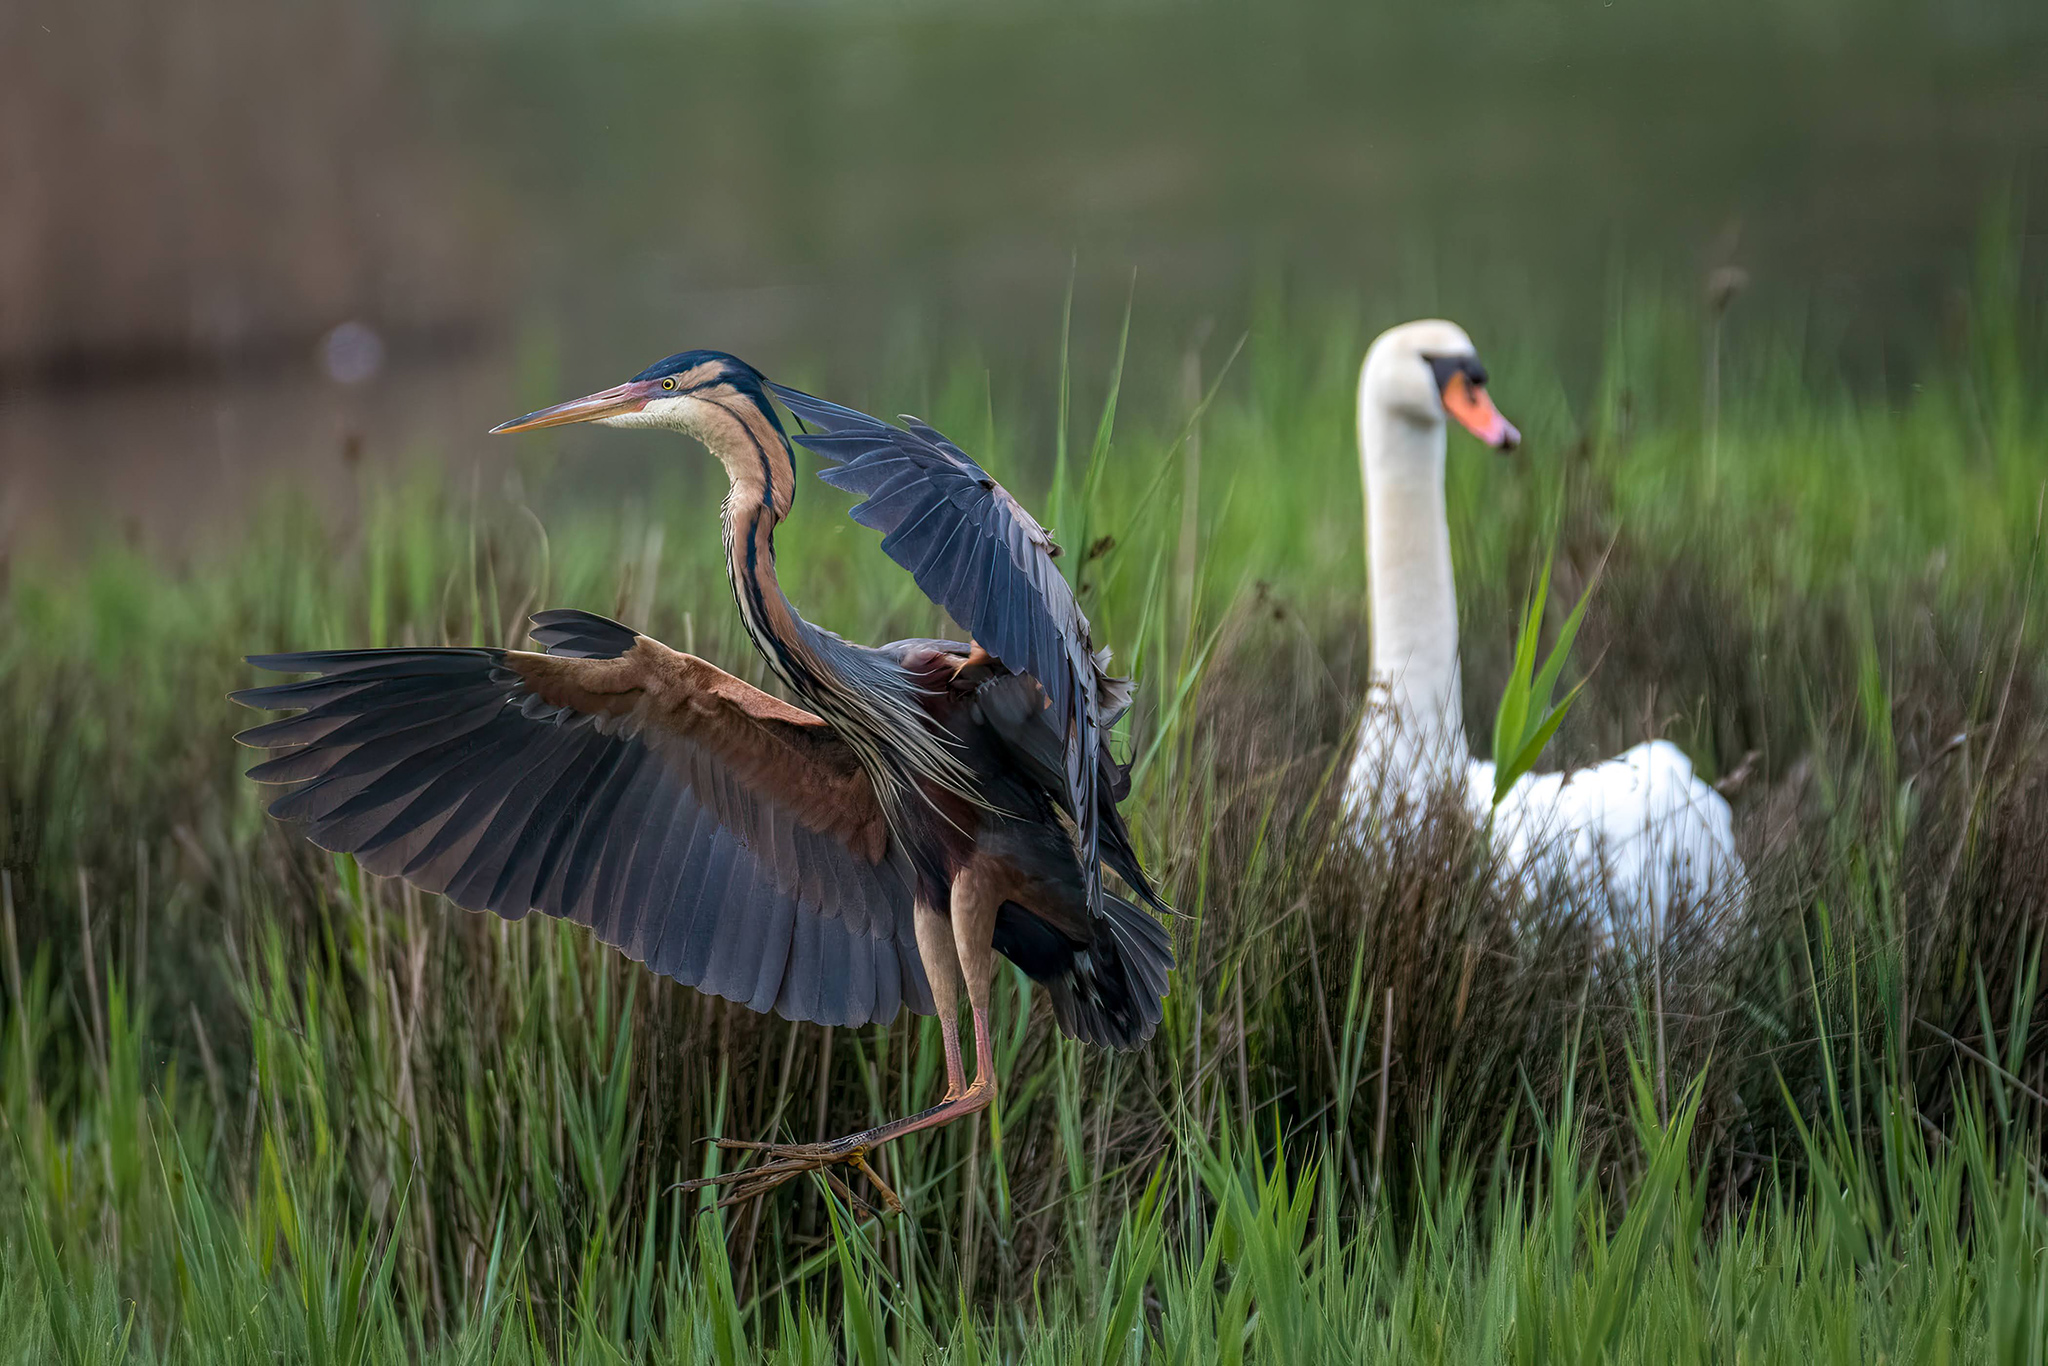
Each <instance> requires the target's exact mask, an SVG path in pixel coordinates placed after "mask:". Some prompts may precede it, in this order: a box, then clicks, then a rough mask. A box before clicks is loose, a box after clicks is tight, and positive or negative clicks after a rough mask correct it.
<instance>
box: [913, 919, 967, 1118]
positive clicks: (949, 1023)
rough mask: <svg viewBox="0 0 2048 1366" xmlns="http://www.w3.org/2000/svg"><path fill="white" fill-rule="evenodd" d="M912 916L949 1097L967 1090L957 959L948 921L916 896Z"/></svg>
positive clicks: (951, 927) (947, 1096) (958, 963)
mask: <svg viewBox="0 0 2048 1366" xmlns="http://www.w3.org/2000/svg"><path fill="white" fill-rule="evenodd" d="M914 915H915V917H916V923H917V956H918V957H919V958H920V959H921V960H923V962H924V976H925V980H926V981H927V982H929V983H930V984H931V988H932V1005H933V1006H935V1007H936V1008H937V1009H938V1012H939V1036H940V1037H941V1038H943V1039H944V1040H945V1042H946V1094H945V1096H944V1099H946V1100H953V1099H956V1098H957V1097H958V1096H959V1095H960V1094H961V1093H962V1092H964V1091H966V1089H967V1074H966V1072H965V1071H964V1070H963V1069H962V1068H961V1066H960V958H959V955H958V953H957V952H956V951H955V950H954V948H953V926H952V922H950V921H949V920H947V918H946V916H945V914H944V913H943V912H942V911H940V910H939V909H938V908H937V907H936V906H928V905H926V904H925V903H924V901H923V900H922V899H920V900H919V901H918V903H917V905H916V908H915V911H914Z"/></svg>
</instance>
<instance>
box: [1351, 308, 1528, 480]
mask: <svg viewBox="0 0 2048 1366" xmlns="http://www.w3.org/2000/svg"><path fill="white" fill-rule="evenodd" d="M1358 392H1359V402H1360V404H1361V405H1366V404H1372V405H1376V406H1378V407H1381V408H1384V409H1386V410H1387V411H1390V412H1393V413H1395V414H1397V415H1399V416H1401V417H1405V418H1407V419H1409V420H1410V421H1413V422H1417V423H1420V424H1423V425H1425V426H1434V425H1438V424H1441V423H1442V422H1443V420H1444V418H1445V417H1446V416H1449V417H1453V418H1456V419H1457V421H1458V424H1459V425H1460V426H1462V427H1463V428H1464V429H1465V430H1466V431H1468V432H1470V433H1472V435H1474V436H1476V437H1478V438H1479V439H1480V440H1481V441H1484V442H1485V443H1486V444H1487V445H1489V446H1491V447H1493V448H1494V449H1495V450H1497V451H1502V452H1506V451H1511V450H1513V449H1514V448H1515V447H1516V446H1518V445H1520V444H1521V440H1522V434H1521V433H1520V432H1518V431H1516V430H1515V426H1514V424H1513V423H1511V422H1509V421H1508V420H1507V419H1506V418H1504V417H1502V416H1501V415H1500V411H1499V410H1498V409H1497V408H1495V407H1494V406H1493V400H1492V399H1491V398H1490V397H1488V396H1487V392H1486V367H1485V366H1484V365H1481V364H1480V363H1479V353H1478V351H1477V350H1475V349H1474V348H1473V345H1472V339H1471V338H1470V337H1468V336H1466V335H1465V329H1464V328H1462V327H1460V326H1458V325H1457V324H1456V323H1452V322H1445V321H1444V320H1443V319H1441V318H1429V319H1425V320H1424V321H1422V322H1412V323H1403V324H1401V325H1400V326H1399V327H1394V328H1389V329H1388V330H1387V331H1385V332H1382V333H1381V334H1380V335H1379V338H1378V340H1376V341H1374V342H1373V344H1372V348H1371V349H1370V350H1368V351H1367V352H1366V353H1365V368H1364V370H1363V371H1362V372H1361V373H1360V374H1359V378H1358Z"/></svg>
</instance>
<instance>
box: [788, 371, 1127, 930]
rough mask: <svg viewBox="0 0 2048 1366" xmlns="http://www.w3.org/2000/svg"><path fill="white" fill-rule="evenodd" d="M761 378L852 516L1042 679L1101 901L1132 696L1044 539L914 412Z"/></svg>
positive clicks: (984, 640) (949, 605)
mask: <svg viewBox="0 0 2048 1366" xmlns="http://www.w3.org/2000/svg"><path fill="white" fill-rule="evenodd" d="M768 387H769V388H770V389H771V390H773V391H774V393H775V396H776V397H777V398H779V399H781V400H782V401H783V403H785V404H786V405H788V407H789V410H790V411H791V412H793V413H795V414H796V415H797V416H798V417H800V418H802V419H803V420H804V421H805V422H808V423H810V424H811V425H813V426H815V427H818V428H821V429H822V430H820V431H818V432H814V433H806V434H800V435H798V436H796V437H795V438H794V439H795V440H797V441H799V442H801V443H802V444H803V445H805V446H806V447H808V448H810V449H811V450H813V451H816V452H817V453H818V454H819V455H821V456H823V457H824V458H825V459H827V460H830V461H833V462H834V463H835V464H836V465H837V466H838V468H836V469H829V470H826V471H824V472H823V473H822V474H821V475H820V476H819V477H820V478H822V479H823V480H824V481H825V482H826V483H828V484H831V485H833V486H834V487H836V488H842V489H845V490H847V491H848V492H850V493H857V494H860V495H862V496H863V499H864V501H863V502H861V503H860V504H859V505H858V506H856V507H855V508H854V509H853V519H854V520H855V521H856V522H859V523H860V524H861V525H862V526H866V527H872V528H873V529H875V530H876V531H879V532H881V533H882V549H883V550H884V551H886V552H887V553H888V555H889V557H890V558H891V559H893V560H895V561H896V563H898V564H900V565H902V566H903V567H904V568H905V569H908V570H909V571H910V572H911V574H912V575H913V576H914V577H915V578H916V579H917V586H918V587H919V588H922V589H923V590H924V591H925V594H926V596H928V597H930V598H931V600H932V601H933V602H936V603H937V604H938V605H939V606H941V607H943V608H945V609H946V611H947V612H949V613H951V614H952V616H953V619H954V620H955V621H957V622H959V623H960V624H961V625H962V626H965V627H966V628H967V629H968V631H969V632H970V633H971V634H972V635H973V636H974V639H975V641H976V642H977V643H979V644H980V645H981V647H982V648H983V649H985V650H987V651H988V652H989V653H990V654H992V655H994V656H995V657H996V658H997V659H1000V660H1001V661H1002V662H1003V663H1004V664H1005V665H1007V666H1008V667H1009V668H1010V669H1011V670H1013V671H1014V672H1017V673H1028V674H1030V675H1031V676H1032V677H1034V678H1036V679H1037V680H1038V681H1039V683H1040V684H1041V685H1042V686H1043V687H1044V688H1045V692H1046V697H1047V698H1048V700H1049V702H1050V704H1051V708H1052V715H1053V717H1054V718H1055V719H1056V722H1057V726H1056V728H1057V729H1058V730H1059V731H1060V732H1061V733H1062V734H1064V735H1065V737H1066V753H1065V756H1064V757H1065V767H1066V778H1067V791H1068V796H1069V798H1070V800H1071V801H1072V804H1073V810H1074V812H1075V824H1076V827H1077V831H1076V833H1077V836H1078V839H1079V844H1080V851H1079V852H1080V856H1081V864H1082V868H1083V869H1084V870H1085V873H1086V876H1087V883H1088V898H1089V904H1090V905H1091V906H1096V907H1098V908H1099V907H1100V905H1101V901H1100V892H1101V880H1102V874H1101V870H1100V863H1099V860H1098V847H1099V838H1100V834H1099V832H1100V821H1099V816H1098V813H1097V810H1096V790H1095V789H1096V785H1097V784H1098V782H1099V781H1100V775H1099V757H1100V754H1101V750H1102V743H1103V742H1102V735H1103V732H1105V731H1106V730H1108V728H1109V727H1110V726H1112V725H1114V724H1116V720H1117V718H1118V717H1119V716H1121V715H1123V713H1124V710H1125V708H1127V707H1128V706H1129V705H1130V684H1129V682H1128V681H1127V680H1124V679H1117V678H1111V677H1110V676H1109V673H1108V670H1107V668H1106V667H1105V666H1106V665H1107V664H1108V660H1109V656H1108V653H1107V652H1106V651H1104V652H1102V653H1097V652H1096V650H1095V648H1094V646H1093V644H1092V643H1091V642H1090V640H1089V636H1088V618H1087V617H1085V616H1083V615H1082V613H1081V607H1080V604H1079V603H1077V602H1075V601H1074V592H1073V589H1072V588H1071V587H1069V586H1068V584H1067V581H1066V579H1065V578H1063V577H1062V576H1061V574H1060V572H1059V569H1058V568H1057V567H1056V566H1055V565H1054V564H1053V562H1052V557H1053V555H1054V554H1055V553H1057V548H1056V547H1055V546H1054V545H1053V542H1052V538H1051V537H1050V536H1048V535H1047V534H1046V532H1045V528H1044V527H1041V526H1040V525H1039V524H1038V522H1037V521H1036V520H1035V519H1034V518H1033V517H1032V516H1031V514H1030V513H1028V512H1026V511H1025V510H1024V509H1023V507H1022V506H1021V505H1019V504H1018V502H1017V500H1016V499H1015V498H1013V497H1011V496H1010V494H1009V492H1008V490H1006V489H1004V488H1003V487H1002V485H1000V484H998V483H996V481H995V480H993V479H991V478H989V476H988V472H987V471H986V470H984V469H982V468H981V466H979V465H977V464H975V463H974V461H973V460H972V459H970V458H969V457H968V456H967V454H966V452H964V451H962V450H961V449H960V448H959V447H958V446H956V445H954V444H953V443H952V442H951V441H948V440H947V439H946V438H945V437H944V436H942V435H940V434H939V433H938V432H936V431H934V430H933V429H932V428H930V427H928V426H926V425H925V424H924V423H922V422H920V421H918V420H917V419H916V418H910V417H906V418H904V419H903V423H904V425H903V426H901V427H892V426H890V425H889V424H888V423H886V422H881V421H878V420H876V419H875V418H872V417H869V416H868V415H867V414H865V413H861V412H856V411H855V410H853V409H851V408H843V407H841V406H839V405H838V404H836V403H828V402H826V401H825V400H823V399H820V398H814V397H812V396H811V395H809V394H806V393H803V392H801V391H800V390H796V389H788V388H784V387H783V386H782V385H779V384H771V385H769V386H768Z"/></svg>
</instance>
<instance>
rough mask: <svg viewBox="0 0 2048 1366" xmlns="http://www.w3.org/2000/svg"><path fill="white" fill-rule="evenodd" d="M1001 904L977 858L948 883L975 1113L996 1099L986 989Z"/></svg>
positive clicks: (985, 867)
mask: <svg viewBox="0 0 2048 1366" xmlns="http://www.w3.org/2000/svg"><path fill="white" fill-rule="evenodd" d="M1002 904H1003V895H1002V887H1001V885H1000V883H999V882H998V880H997V878H996V875H995V870H994V869H993V868H992V867H990V866H989V865H988V863H986V862H985V861H984V860H982V859H978V858H977V859H976V860H975V861H974V862H972V863H970V864H968V866H967V867H966V868H965V869H963V870H962V871H961V873H960V876H958V877H956V878H955V879H953V943H954V946H955V948H956V949H957V951H958V953H959V955H960V975H961V976H962V977H963V978H964V979H966V983H967V1006H968V1009H969V1010H971V1011H972V1012H973V1014H974V1085H973V1086H971V1087H969V1088H968V1093H969V1094H983V1093H985V1094H983V1099H982V1101H981V1104H980V1105H977V1106H976V1107H975V1108H976V1109H981V1108H982V1107H983V1106H986V1105H987V1104H988V1103H989V1102H990V1101H992V1100H994V1099H995V1097H996V1060H995V1046H994V1040H993V1039H992V1038H991V1037H990V1034H989V1021H988V1015H989V987H990V985H991V984H992V983H993V981H994V980H995V973H996V948H995V937H996V909H997V908H998V907H999V906H1001V905H1002Z"/></svg>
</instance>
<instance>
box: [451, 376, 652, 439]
mask: <svg viewBox="0 0 2048 1366" xmlns="http://www.w3.org/2000/svg"><path fill="white" fill-rule="evenodd" d="M659 392H660V384H659V381H652V382H650V381H644V380H627V381H626V382H625V383H624V384H620V385H617V386H615V387H613V388H610V389H600V390H599V391H598V392H596V393H594V394H586V395H584V396H583V397H582V398H572V399H570V400H569V401H568V402H567V403H557V404H556V405H555V406H554V407H552V408H542V409H541V410H540V411H539V412H537V413H528V414H527V415H526V416H525V417H515V418H513V419H512V420H511V421H510V422H500V423H499V424H498V425H497V426H495V427H493V428H491V434H492V435H493V436H496V435H498V434H499V433H501V432H533V431H539V430H540V429H541V428H542V427H566V426H568V425H569V424H570V423H571V422H596V421H598V420H599V419H601V418H607V417H617V416H619V415H620V414H621V413H637V412H639V411H640V410H641V409H642V408H645V407H646V406H647V400H648V399H649V398H651V397H653V396H654V395H655V394H656V393H659Z"/></svg>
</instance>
